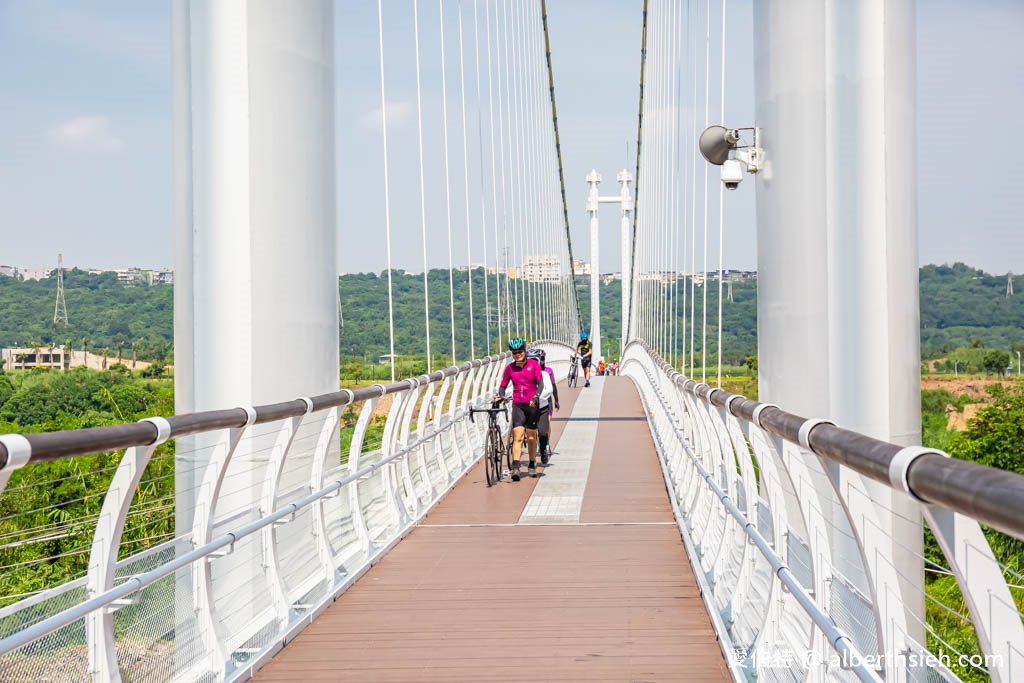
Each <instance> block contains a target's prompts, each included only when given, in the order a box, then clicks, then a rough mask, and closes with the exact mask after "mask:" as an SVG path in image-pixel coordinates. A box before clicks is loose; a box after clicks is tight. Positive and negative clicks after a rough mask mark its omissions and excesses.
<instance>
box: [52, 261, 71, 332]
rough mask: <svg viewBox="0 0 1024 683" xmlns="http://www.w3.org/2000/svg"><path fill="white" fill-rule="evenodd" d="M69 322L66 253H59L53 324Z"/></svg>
mask: <svg viewBox="0 0 1024 683" xmlns="http://www.w3.org/2000/svg"><path fill="white" fill-rule="evenodd" d="M58 323H64V324H65V325H67V324H68V306H67V304H66V303H64V255H63V254H57V301H56V302H55V303H54V304H53V324H54V325H56V324H58Z"/></svg>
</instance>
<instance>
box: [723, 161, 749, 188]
mask: <svg viewBox="0 0 1024 683" xmlns="http://www.w3.org/2000/svg"><path fill="white" fill-rule="evenodd" d="M744 166H745V164H744V163H743V162H742V161H738V160H736V159H727V160H726V161H724V162H723V163H722V184H723V185H725V189H727V190H735V189H736V188H737V187H739V186H740V183H742V182H743V171H744V170H745V169H744Z"/></svg>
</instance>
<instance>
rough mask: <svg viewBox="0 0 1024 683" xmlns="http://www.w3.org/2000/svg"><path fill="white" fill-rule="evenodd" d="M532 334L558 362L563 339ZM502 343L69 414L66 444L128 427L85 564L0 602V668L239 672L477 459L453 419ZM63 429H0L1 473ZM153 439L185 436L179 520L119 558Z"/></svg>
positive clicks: (469, 432)
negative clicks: (128, 417)
mask: <svg viewBox="0 0 1024 683" xmlns="http://www.w3.org/2000/svg"><path fill="white" fill-rule="evenodd" d="M537 346H540V347H542V348H544V349H545V350H546V351H547V355H548V364H549V365H551V366H552V367H553V368H554V369H555V371H556V375H559V376H564V374H565V372H566V371H567V368H568V358H569V356H570V354H571V349H570V348H569V347H567V346H565V345H562V344H558V343H554V342H547V343H539V344H537ZM505 355H506V354H503V355H502V356H493V357H487V358H485V359H481V360H476V361H472V362H469V363H464V364H463V365H461V366H459V367H458V368H449V369H447V370H444V371H439V372H435V373H433V374H431V375H429V376H421V377H417V378H412V379H409V380H405V381H402V382H397V383H395V384H391V385H388V386H383V385H375V386H374V387H371V388H366V389H359V390H355V391H352V390H347V389H346V390H342V391H341V392H338V394H329V395H325V396H321V397H313V398H302V399H298V400H297V401H293V402H290V403H288V404H275V405H274V406H263V407H259V408H243V409H242V410H241V411H237V410H236V411H217V412H216V413H210V414H202V413H200V414H195V415H191V416H180V417H179V416H176V417H172V418H167V419H164V418H150V419H148V420H146V421H144V422H146V424H145V425H141V426H127V425H126V426H123V427H115V428H101V430H106V431H105V432H98V431H97V430H91V431H90V430H80V432H81V433H83V435H84V432H85V431H89V433H90V436H89V438H84V439H81V441H82V442H83V443H84V442H88V443H89V445H88V446H82V447H80V449H79V450H80V451H81V453H82V454H84V453H95V452H101V451H105V450H110V449H109V448H106V447H104V446H103V440H104V435H105V434H110V435H112V437H111V438H113V439H114V440H115V441H119V442H120V443H122V444H123V443H125V440H128V442H132V441H133V440H134V441H135V442H137V443H134V445H131V446H130V447H129V448H127V450H126V451H125V453H124V456H123V457H122V459H121V462H120V464H119V466H118V468H117V470H116V472H115V474H114V477H113V480H112V482H111V485H110V487H109V489H108V491H107V493H106V496H105V499H104V502H103V507H102V511H101V513H100V515H99V518H98V520H97V523H96V527H95V532H94V534H93V540H92V549H91V555H90V561H89V570H88V574H87V576H85V577H83V578H80V579H77V580H75V581H72V582H69V583H67V584H64V585H62V586H58V587H55V588H52V589H49V590H47V591H44V592H42V593H40V594H38V595H34V596H32V597H29V598H26V599H25V600H22V601H20V602H18V603H15V604H12V605H9V606H8V607H6V608H4V609H2V610H0V680H42V679H47V680H58V679H61V680H64V679H67V680H83V679H86V678H92V679H93V680H96V681H121V680H137V681H147V682H149V681H195V680H244V679H246V678H248V677H250V676H251V675H252V673H253V672H255V671H256V670H258V669H259V668H260V667H261V666H262V665H263V664H265V663H266V661H268V660H269V659H270V658H271V657H272V656H273V655H274V654H275V653H276V652H277V651H279V650H280V649H281V648H282V647H283V646H284V644H285V643H286V642H288V640H290V639H291V638H293V637H294V636H295V635H296V634H297V633H298V632H299V631H300V630H302V629H303V628H305V627H306V626H307V625H308V624H309V623H310V622H311V621H312V620H313V619H314V618H315V617H316V616H317V615H319V614H320V613H321V612H322V611H323V610H325V609H326V608H327V607H328V606H329V605H330V604H331V603H332V602H333V600H334V599H336V598H337V596H338V595H340V594H341V593H342V592H344V591H345V590H346V589H347V588H348V587H349V586H351V585H352V583H354V582H355V580H356V579H357V578H358V577H359V576H361V575H362V574H363V573H364V572H365V571H366V570H367V569H369V567H370V566H371V565H372V564H374V563H375V562H377V561H378V560H379V559H380V557H381V556H382V555H383V554H384V553H386V552H387V551H388V550H390V548H391V547H393V546H394V544H395V543H397V542H398V541H399V540H400V539H401V538H403V537H404V536H405V535H406V534H407V533H408V532H409V531H410V530H411V528H412V527H413V526H414V525H415V524H416V523H417V522H418V520H420V519H421V518H422V517H423V516H424V515H425V514H426V513H427V512H428V511H429V510H430V509H431V508H432V507H433V506H434V505H436V504H437V503H438V502H439V501H440V499H441V498H442V497H443V496H444V495H445V494H446V493H447V492H448V491H449V490H450V489H451V487H452V486H454V484H455V483H456V481H458V479H459V478H460V477H462V476H463V475H464V474H465V473H466V472H467V471H468V470H469V468H470V467H471V466H472V465H473V464H474V463H475V462H476V460H477V459H478V458H479V456H480V452H481V451H480V444H481V443H482V435H483V431H484V428H485V425H484V424H483V423H482V422H481V421H477V422H476V423H472V422H470V421H469V420H468V419H467V416H468V409H469V407H471V406H479V405H481V404H484V403H486V402H487V401H488V400H489V398H490V395H491V392H492V391H493V389H494V388H495V387H496V385H497V383H498V380H499V378H500V373H501V371H502V369H503V368H504V365H505V362H506V361H505ZM384 396H390V398H391V405H390V408H388V410H387V418H386V420H384V422H383V425H380V424H378V425H377V429H378V430H380V429H381V428H382V433H381V435H380V437H379V443H377V442H376V439H375V440H374V441H375V442H374V443H369V441H368V435H369V433H370V428H371V426H372V425H373V423H374V417H373V416H374V414H375V410H377V408H378V402H379V401H380V399H381V398H382V397H384ZM356 404H360V407H359V416H358V419H357V420H356V423H355V426H354V430H353V432H352V435H351V444H350V446H349V448H348V452H347V453H341V451H340V448H339V428H340V426H341V424H342V419H341V418H342V411H343V408H345V407H346V406H354V405H356ZM377 422H378V423H379V422H380V420H379V419H378V420H377ZM204 423H215V424H217V425H219V426H218V427H215V428H209V427H204V426H203V424H204ZM76 434H77V433H68V432H66V433H55V434H49V435H28V436H26V437H21V436H18V435H5V436H0V445H2V446H3V453H0V455H4V456H5V458H0V462H3V463H4V465H3V466H0V476H2V480H0V488H2V486H4V485H6V482H7V480H8V478H9V476H10V471H11V470H12V469H14V468H17V467H31V466H32V465H33V462H35V461H37V460H52V459H54V458H55V457H58V456H53V455H52V454H53V453H60V455H59V457H74V456H75V455H76V453H75V452H74V451H75V447H74V446H73V445H72V446H68V443H71V444H73V443H74V441H75V436H76ZM139 434H141V435H142V436H141V438H140V437H139V436H138V435H139ZM168 438H175V439H176V442H175V446H176V448H177V449H178V451H177V452H178V453H179V456H180V455H182V449H183V444H186V443H192V444H193V445H192V446H191V447H192V448H193V449H194V450H192V451H189V453H188V454H187V455H188V458H189V459H191V460H193V461H195V462H196V463H197V464H196V467H197V476H196V480H197V481H198V482H200V484H199V485H198V487H197V488H196V489H195V490H194V491H190V492H183V491H179V492H178V496H179V501H180V499H181V497H182V496H186V495H187V496H190V497H191V499H192V500H194V509H193V510H192V511H191V512H192V514H191V517H192V521H191V524H190V525H188V527H187V528H184V529H181V528H179V530H178V534H177V535H176V537H175V538H174V539H173V540H172V541H170V542H167V543H164V544H162V545H160V546H159V547H156V548H153V549H151V550H147V551H145V552H143V553H140V554H137V555H134V556H132V557H127V558H123V559H120V560H119V559H118V556H119V550H120V548H121V544H122V540H123V533H124V527H125V520H126V518H127V516H128V514H129V511H130V510H131V508H132V504H133V501H134V500H135V493H136V488H137V486H138V484H139V481H140V477H141V476H142V473H143V471H144V470H145V468H146V465H147V463H148V462H149V460H150V458H151V456H152V454H153V452H154V450H155V449H156V448H157V446H158V445H159V444H161V443H163V442H164V441H166V440H167V439H168ZM190 439H191V440H192V441H190ZM193 442H194V443H193ZM69 451H70V452H69ZM182 462H185V459H184V458H179V460H178V464H179V465H180V464H181V463H182Z"/></svg>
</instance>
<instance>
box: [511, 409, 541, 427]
mask: <svg viewBox="0 0 1024 683" xmlns="http://www.w3.org/2000/svg"><path fill="white" fill-rule="evenodd" d="M539 419H540V408H538V407H536V406H531V405H530V404H529V403H513V404H512V427H513V428H515V427H526V428H527V429H536V428H537V421H538V420H539Z"/></svg>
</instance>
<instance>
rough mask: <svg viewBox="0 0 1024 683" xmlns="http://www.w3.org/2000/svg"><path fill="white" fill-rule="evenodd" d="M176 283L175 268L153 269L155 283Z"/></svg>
mask: <svg viewBox="0 0 1024 683" xmlns="http://www.w3.org/2000/svg"><path fill="white" fill-rule="evenodd" d="M173 283H174V269H173V268H163V269H161V270H154V271H153V284H167V285H170V284H173Z"/></svg>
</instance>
